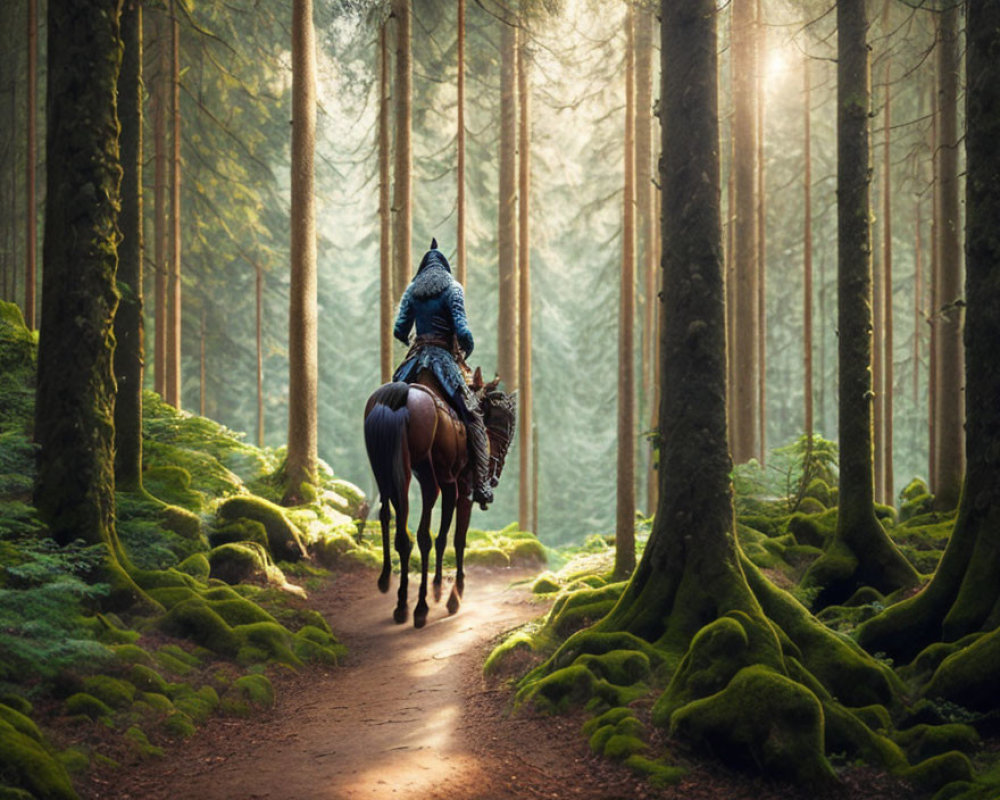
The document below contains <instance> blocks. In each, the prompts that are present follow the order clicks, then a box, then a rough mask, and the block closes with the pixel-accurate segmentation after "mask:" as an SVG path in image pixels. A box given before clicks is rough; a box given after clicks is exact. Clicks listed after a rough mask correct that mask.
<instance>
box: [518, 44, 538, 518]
mask: <svg viewBox="0 0 1000 800" xmlns="http://www.w3.org/2000/svg"><path fill="white" fill-rule="evenodd" d="M529 59H530V55H529V54H528V53H527V52H526V46H525V44H524V43H523V42H522V43H521V45H520V46H519V47H518V49H517V86H518V98H519V100H520V107H521V109H520V110H521V114H520V121H519V126H518V127H519V130H518V141H519V147H518V150H519V152H520V158H519V160H518V175H519V179H518V254H517V260H518V265H519V269H518V282H519V287H518V297H519V303H518V325H517V327H518V331H519V332H520V335H519V337H518V342H519V347H520V351H519V353H518V360H517V363H518V378H517V384H518V386H520V387H521V388H520V391H519V392H518V401H519V408H518V461H519V467H520V486H519V491H518V517H517V518H518V520H519V522H520V526H521V529H522V530H531V528H530V527H528V526H529V525H530V524H531V522H530V520H531V487H532V477H533V476H532V470H531V434H532V431H533V427H532V422H531V420H532V410H533V409H532V404H533V402H534V400H533V396H532V391H531V388H532V387H531V237H530V234H531V227H530V219H531V214H530V211H531V89H530V80H529V74H528V64H529Z"/></svg>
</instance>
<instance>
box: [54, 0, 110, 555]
mask: <svg viewBox="0 0 1000 800" xmlns="http://www.w3.org/2000/svg"><path fill="white" fill-rule="evenodd" d="M48 37H49V39H48V41H49V46H48V90H47V94H48V102H47V108H48V116H47V131H48V136H47V143H46V154H45V158H46V163H47V164H48V169H47V187H46V203H45V234H44V239H43V251H44V252H43V258H44V263H45V269H44V271H43V275H42V280H43V286H42V324H41V335H40V339H39V344H38V388H37V394H36V403H35V441H36V442H37V443H38V448H39V449H38V455H37V465H38V470H37V475H36V479H35V498H34V500H35V506H36V507H37V508H38V512H39V515H40V517H41V518H42V520H43V521H44V522H45V524H46V525H47V526H48V529H49V531H50V533H51V535H52V536H53V537H54V538H55V539H56V541H58V542H59V543H60V544H68V543H69V542H71V541H73V540H74V539H77V538H80V539H83V540H84V541H86V542H89V543H92V544H98V543H105V544H107V545H109V546H112V545H113V543H114V541H115V480H114V405H115V396H114V393H115V379H114V374H113V367H112V361H113V352H114V335H113V333H112V322H113V319H114V314H115V308H116V306H117V304H118V294H117V292H116V290H115V271H116V269H117V261H118V256H117V242H118V198H119V189H120V184H121V177H122V171H121V166H120V163H119V159H118V118H117V113H116V105H115V103H116V83H117V80H118V70H119V67H120V63H121V62H120V53H119V45H120V41H121V40H120V38H119V11H118V2H117V0H92V1H91V2H81V0H49V6H48ZM81 63H86V64H88V66H89V68H88V69H86V70H81V69H80V64H81Z"/></svg>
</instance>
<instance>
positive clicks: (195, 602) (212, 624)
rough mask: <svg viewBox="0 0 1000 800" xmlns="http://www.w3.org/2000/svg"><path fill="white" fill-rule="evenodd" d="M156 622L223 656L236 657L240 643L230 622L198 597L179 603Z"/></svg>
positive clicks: (169, 630)
mask: <svg viewBox="0 0 1000 800" xmlns="http://www.w3.org/2000/svg"><path fill="white" fill-rule="evenodd" d="M158 624H159V626H160V628H161V629H163V630H164V631H165V632H166V633H171V634H174V635H176V636H183V637H184V638H186V639H190V640H191V641H192V642H195V643H196V644H199V645H201V646H202V647H206V648H208V649H209V650H211V651H212V652H214V653H218V654H220V655H224V656H230V657H232V656H235V655H236V654H237V653H238V652H239V649H240V647H241V645H242V644H243V642H242V641H241V638H240V637H239V636H237V635H236V634H235V633H234V632H233V629H232V628H231V627H230V626H229V624H228V623H227V622H226V621H225V620H224V619H223V618H222V617H221V616H219V614H218V613H217V612H216V611H215V610H213V609H212V608H210V607H209V606H208V605H207V604H206V603H205V602H204V601H203V600H202V599H201V598H193V599H189V600H184V601H182V602H180V603H178V604H177V605H175V606H174V607H173V608H171V609H170V611H168V612H167V613H166V614H165V615H164V616H163V617H162V618H161V619H160V620H159V622H158Z"/></svg>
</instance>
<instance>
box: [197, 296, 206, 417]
mask: <svg viewBox="0 0 1000 800" xmlns="http://www.w3.org/2000/svg"><path fill="white" fill-rule="evenodd" d="M207 338H208V312H207V311H206V309H205V307H204V306H202V309H201V328H200V330H199V334H198V416H201V417H204V416H205V402H206V400H207V394H208V392H207V387H206V386H205V378H206V372H207V369H206V364H205V356H206V348H205V340H206V339H207Z"/></svg>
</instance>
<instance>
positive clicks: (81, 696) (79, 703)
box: [63, 692, 114, 719]
mask: <svg viewBox="0 0 1000 800" xmlns="http://www.w3.org/2000/svg"><path fill="white" fill-rule="evenodd" d="M63 710H64V711H65V712H66V713H67V714H69V715H71V716H76V715H78V714H82V715H84V716H87V717H90V718H91V719H101V718H102V717H110V716H111V715H112V714H113V713H114V709H112V708H111V706H109V705H108V704H107V703H104V702H102V701H100V700H98V699H97V698H96V697H94V696H93V695H92V694H87V693H86V692H77V693H76V694H72V695H70V696H69V697H67V698H66V702H65V703H63Z"/></svg>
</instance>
